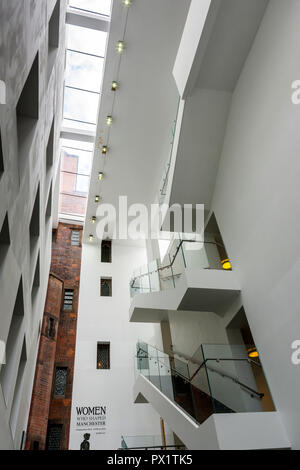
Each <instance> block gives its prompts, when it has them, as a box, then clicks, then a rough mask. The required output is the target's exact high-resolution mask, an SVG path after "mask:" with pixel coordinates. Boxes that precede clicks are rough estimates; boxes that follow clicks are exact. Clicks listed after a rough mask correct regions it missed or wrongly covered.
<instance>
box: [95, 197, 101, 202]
mask: <svg viewBox="0 0 300 470" xmlns="http://www.w3.org/2000/svg"><path fill="white" fill-rule="evenodd" d="M99 201H100V196H98V195H97V196H95V202H96V203H97V202H99Z"/></svg>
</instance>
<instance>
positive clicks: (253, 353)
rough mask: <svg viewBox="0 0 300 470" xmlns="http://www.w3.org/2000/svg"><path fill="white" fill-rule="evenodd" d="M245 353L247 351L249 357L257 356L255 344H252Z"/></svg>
mask: <svg viewBox="0 0 300 470" xmlns="http://www.w3.org/2000/svg"><path fill="white" fill-rule="evenodd" d="M247 353H248V357H250V358H251V359H253V358H256V357H259V354H258V351H257V349H256V347H255V346H252V347H251V348H249V349H248V350H247Z"/></svg>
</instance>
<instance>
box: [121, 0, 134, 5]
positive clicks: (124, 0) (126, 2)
mask: <svg viewBox="0 0 300 470" xmlns="http://www.w3.org/2000/svg"><path fill="white" fill-rule="evenodd" d="M123 5H125V7H130V5H132V0H123Z"/></svg>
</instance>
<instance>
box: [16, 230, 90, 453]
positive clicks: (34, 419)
mask: <svg viewBox="0 0 300 470" xmlns="http://www.w3.org/2000/svg"><path fill="white" fill-rule="evenodd" d="M72 230H78V231H80V232H81V231H82V227H81V226H76V225H70V224H62V223H60V224H59V226H58V229H57V231H56V235H55V239H54V241H53V244H52V260H51V273H52V275H50V280H49V286H48V292H47V300H46V305H45V313H44V319H43V332H42V336H41V339H40V346H39V352H38V358H37V365H36V373H35V380H34V387H33V392H32V402H31V410H30V416H29V421H28V429H27V441H26V447H25V448H26V449H32V448H33V445H34V441H38V442H39V443H40V444H39V449H40V450H43V449H45V445H46V439H47V428H48V424H49V423H50V424H57V425H60V426H62V436H61V446H60V449H61V450H67V449H68V444H69V431H70V419H71V404H72V388H73V375H74V359H75V345H76V327H77V311H78V294H79V281H80V269H81V245H80V246H72V244H71V235H72ZM58 285H60V293H58V291H57V287H58ZM65 289H72V290H73V292H74V296H73V305H72V308H71V309H70V310H64V308H63V295H64V290H65ZM51 309H53V310H54V309H55V310H56V316H55V319H56V323H57V325H56V326H57V328H56V334H55V340H53V339H52V340H50V339H49V338H48V337H47V334H46V335H45V332H46V333H47V330H46V328H47V324H49V314H50V311H51V312H52V310H51ZM50 316H52V314H51V315H50ZM47 322H48V323H47ZM56 367H63V368H67V383H66V388H65V394H64V396H63V397H56V396H54V384H55V371H56Z"/></svg>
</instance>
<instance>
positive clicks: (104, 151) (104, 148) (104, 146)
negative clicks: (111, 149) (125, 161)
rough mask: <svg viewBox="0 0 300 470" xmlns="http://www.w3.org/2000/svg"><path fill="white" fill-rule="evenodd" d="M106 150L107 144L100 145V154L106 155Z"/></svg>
mask: <svg viewBox="0 0 300 470" xmlns="http://www.w3.org/2000/svg"><path fill="white" fill-rule="evenodd" d="M107 151H108V148H107V145H103V147H102V155H106V154H107Z"/></svg>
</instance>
